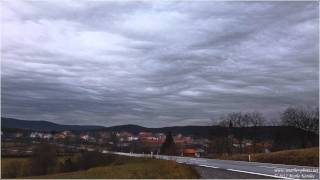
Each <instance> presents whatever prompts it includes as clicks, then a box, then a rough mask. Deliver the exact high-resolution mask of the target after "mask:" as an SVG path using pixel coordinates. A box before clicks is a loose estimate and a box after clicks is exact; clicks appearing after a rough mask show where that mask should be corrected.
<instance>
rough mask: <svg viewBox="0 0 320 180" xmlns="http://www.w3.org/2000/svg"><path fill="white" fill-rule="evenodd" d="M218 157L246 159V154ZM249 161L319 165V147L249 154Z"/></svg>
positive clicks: (237, 159)
mask: <svg viewBox="0 0 320 180" xmlns="http://www.w3.org/2000/svg"><path fill="white" fill-rule="evenodd" d="M219 159H226V160H236V161H248V155H247V154H242V155H233V156H221V157H219ZM251 161H255V162H265V163H274V164H289V165H300V166H316V167H319V147H316V148H306V149H295V150H284V151H278V152H272V153H258V154H251Z"/></svg>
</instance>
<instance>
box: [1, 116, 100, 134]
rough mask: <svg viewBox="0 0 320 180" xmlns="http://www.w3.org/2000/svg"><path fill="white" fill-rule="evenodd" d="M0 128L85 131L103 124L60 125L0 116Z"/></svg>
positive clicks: (98, 127)
mask: <svg viewBox="0 0 320 180" xmlns="http://www.w3.org/2000/svg"><path fill="white" fill-rule="evenodd" d="M1 128H2V129H4V128H10V129H28V130H36V131H63V130H71V131H86V130H93V129H101V128H104V127H103V126H82V125H61V124H56V123H52V122H48V121H29V120H28V121H27V120H19V119H13V118H4V117H2V118H1Z"/></svg>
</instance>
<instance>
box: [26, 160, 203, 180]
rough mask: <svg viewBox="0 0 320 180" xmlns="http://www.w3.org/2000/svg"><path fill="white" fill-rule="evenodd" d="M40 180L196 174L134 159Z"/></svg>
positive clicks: (179, 167) (178, 166)
mask: <svg viewBox="0 0 320 180" xmlns="http://www.w3.org/2000/svg"><path fill="white" fill-rule="evenodd" d="M31 178H40V179H73V178H77V179H114V178H116V179H194V178H199V175H198V173H197V172H196V171H195V170H194V169H192V168H191V167H189V166H186V165H181V164H177V163H176V162H174V161H165V160H155V159H145V158H135V159H131V160H128V162H127V163H125V164H122V163H121V164H120V165H111V166H104V167H96V168H90V169H88V170H83V171H76V172H69V173H59V174H51V175H45V176H36V177H31Z"/></svg>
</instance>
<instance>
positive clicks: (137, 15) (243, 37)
mask: <svg viewBox="0 0 320 180" xmlns="http://www.w3.org/2000/svg"><path fill="white" fill-rule="evenodd" d="M318 11H319V9H318V2H281V3H280V2H264V3H263V2H258V3H256V2H213V1H203V2H196V1H188V2H183V1H173V2H168V1H162V2H160V1H152V2H147V1H140V2H138V1H130V2H129V1H128V2H125V1H121V2H111V1H105V2H102V1H93V2H85V1H14V0H10V1H9V0H7V1H1V12H2V19H1V20H2V22H1V24H2V49H1V53H2V57H1V58H2V59H1V63H2V71H1V80H2V88H1V90H2V92H1V95H2V102H1V109H2V116H5V117H13V118H20V119H29V120H48V121H52V122H56V123H63V124H95V125H104V126H111V125H119V124H139V125H144V126H148V127H160V126H173V125H207V124H210V123H212V119H215V120H217V119H219V117H220V116H221V115H223V114H226V113H229V112H236V111H243V112H245V111H254V110H257V111H260V112H262V113H263V114H264V115H265V116H266V117H267V118H269V119H273V118H277V117H278V115H279V112H281V111H283V110H284V109H285V108H287V107H288V106H297V105H309V106H316V105H318V98H319V95H318V91H319V88H318V86H319V82H318V78H319V61H318V59H319V55H318V49H319V43H318V39H319V37H318V36H319V35H318V33H319V31H318V26H319V24H318V18H319V17H318V16H319V14H318Z"/></svg>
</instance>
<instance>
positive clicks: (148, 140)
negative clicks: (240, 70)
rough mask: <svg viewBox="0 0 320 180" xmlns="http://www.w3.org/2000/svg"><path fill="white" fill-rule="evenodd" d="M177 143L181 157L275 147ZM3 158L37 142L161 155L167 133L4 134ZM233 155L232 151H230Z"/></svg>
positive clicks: (186, 139) (195, 140) (217, 141)
mask: <svg viewBox="0 0 320 180" xmlns="http://www.w3.org/2000/svg"><path fill="white" fill-rule="evenodd" d="M172 137H173V140H174V143H175V148H176V150H177V154H178V155H180V156H189V157H208V156H210V155H212V154H217V153H220V154H221V153H223V152H224V151H227V150H225V149H222V147H223V146H224V144H225V143H226V142H225V141H227V143H229V144H230V143H231V144H230V145H231V146H232V147H231V149H232V151H234V152H235V153H237V152H241V153H252V152H253V151H254V150H255V149H259V151H260V152H264V153H268V152H270V149H271V148H272V142H257V143H255V142H253V141H252V140H249V139H243V140H241V141H239V140H238V139H236V138H235V137H232V136H231V137H226V138H210V139H209V138H203V137H196V136H186V135H183V134H180V133H179V134H173V136H172ZM1 138H2V142H4V144H3V147H2V154H3V155H17V154H20V155H30V154H32V148H17V147H19V144H20V146H28V145H30V144H37V143H43V142H46V143H54V144H60V145H61V146H64V147H68V149H69V150H70V149H71V150H73V151H77V150H88V151H92V150H97V149H98V150H99V151H100V152H108V151H113V152H129V153H143V154H160V153H161V152H160V148H161V146H162V144H163V143H164V142H165V139H166V133H152V132H139V133H136V134H134V133H130V132H126V131H120V132H107V131H92V132H72V131H61V132H39V131H28V132H25V131H22V132H16V131H13V132H1ZM8 142H15V145H14V146H6V143H8ZM228 153H230V152H228Z"/></svg>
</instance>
